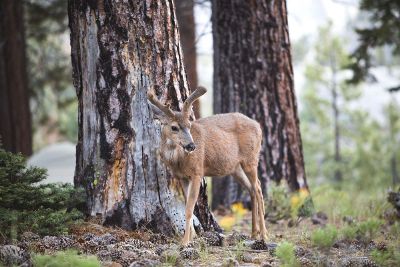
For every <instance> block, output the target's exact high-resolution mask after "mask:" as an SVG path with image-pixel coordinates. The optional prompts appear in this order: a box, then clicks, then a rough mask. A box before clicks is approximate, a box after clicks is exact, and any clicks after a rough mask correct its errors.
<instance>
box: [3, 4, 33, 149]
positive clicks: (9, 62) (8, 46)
mask: <svg viewBox="0 0 400 267" xmlns="http://www.w3.org/2000/svg"><path fill="white" fill-rule="evenodd" d="M26 73H27V72H26V57H25V31H24V14H23V6H22V1H20V0H2V1H1V2H0V122H1V123H0V142H1V143H2V145H3V147H4V148H5V149H6V150H8V151H11V152H14V153H15V152H21V153H22V154H23V155H25V156H29V155H31V154H32V130H31V114H30V110H29V90H28V79H27V74H26Z"/></svg>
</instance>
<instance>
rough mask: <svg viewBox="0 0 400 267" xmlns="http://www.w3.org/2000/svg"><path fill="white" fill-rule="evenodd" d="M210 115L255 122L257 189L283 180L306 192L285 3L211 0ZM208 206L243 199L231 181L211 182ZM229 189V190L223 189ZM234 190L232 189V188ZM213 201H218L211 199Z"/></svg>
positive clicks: (256, 0)
mask: <svg viewBox="0 0 400 267" xmlns="http://www.w3.org/2000/svg"><path fill="white" fill-rule="evenodd" d="M212 20H213V38H214V113H225V112H234V111H238V112H241V113H244V114H246V115H247V116H249V117H251V118H253V119H255V120H257V121H258V122H259V123H260V124H261V127H262V129H263V132H264V140H263V144H262V150H261V155H260V164H259V168H258V175H259V179H260V180H261V183H262V189H263V191H264V193H265V192H266V187H267V182H268V181H276V182H280V181H281V180H282V179H283V180H286V181H287V183H288V185H289V188H290V189H291V190H292V191H296V190H298V189H299V188H308V186H307V182H306V175H305V171H304V161H303V153H302V143H301V138H300V130H299V120H298V117H297V105H296V99H295V93H294V84H293V69H292V62H291V52H290V40H289V33H288V22H287V9H286V2H285V1H284V0H278V1H272V2H271V1H267V0H251V1H241V0H213V1H212ZM214 181H215V182H213V208H214V207H216V206H218V205H219V204H223V205H230V204H231V203H232V202H234V201H237V200H239V201H240V200H242V198H241V196H239V195H236V197H232V199H231V200H226V199H224V196H222V194H220V192H222V191H228V190H229V191H230V192H241V190H240V189H236V190H235V189H234V188H235V187H236V188H237V187H238V185H237V184H236V183H234V182H233V179H231V178H224V179H223V180H222V181H218V180H216V179H214ZM226 188H228V189H226ZM232 188H233V189H232ZM215 199H217V203H214V200H215Z"/></svg>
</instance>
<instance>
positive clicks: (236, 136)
mask: <svg viewBox="0 0 400 267" xmlns="http://www.w3.org/2000/svg"><path fill="white" fill-rule="evenodd" d="M193 124H194V125H196V126H198V127H196V126H195V128H199V134H196V135H194V138H195V139H197V138H199V139H202V142H203V143H204V153H205V159H204V160H205V162H204V163H205V164H204V165H205V169H206V175H210V176H224V175H227V174H230V173H232V172H234V170H235V168H236V167H237V165H238V164H239V163H241V164H252V165H253V164H256V165H257V164H258V155H259V152H260V148H261V139H262V132H261V128H260V125H259V124H258V122H256V121H255V120H252V119H250V118H249V117H247V116H245V115H243V114H240V113H226V114H218V115H213V116H210V117H207V118H202V119H199V120H197V121H195V122H193Z"/></svg>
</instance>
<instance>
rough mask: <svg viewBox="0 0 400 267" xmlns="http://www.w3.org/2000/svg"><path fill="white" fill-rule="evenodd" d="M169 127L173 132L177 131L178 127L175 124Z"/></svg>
mask: <svg viewBox="0 0 400 267" xmlns="http://www.w3.org/2000/svg"><path fill="white" fill-rule="evenodd" d="M171 129H172V131H174V132H178V131H179V128H178V127H176V126H171Z"/></svg>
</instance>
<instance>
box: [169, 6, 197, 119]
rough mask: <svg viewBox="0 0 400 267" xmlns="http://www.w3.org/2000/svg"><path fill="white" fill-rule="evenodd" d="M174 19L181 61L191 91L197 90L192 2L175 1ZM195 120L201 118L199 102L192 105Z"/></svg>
mask: <svg viewBox="0 0 400 267" xmlns="http://www.w3.org/2000/svg"><path fill="white" fill-rule="evenodd" d="M175 3H176V17H177V18H178V25H179V33H180V36H181V44H182V50H183V59H184V63H185V69H186V73H187V76H188V81H189V87H190V89H191V91H194V90H196V88H197V55H196V25H195V22H194V13H193V8H194V3H193V0H175ZM193 111H194V115H195V116H196V118H200V117H201V112H200V101H196V102H194V104H193Z"/></svg>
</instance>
